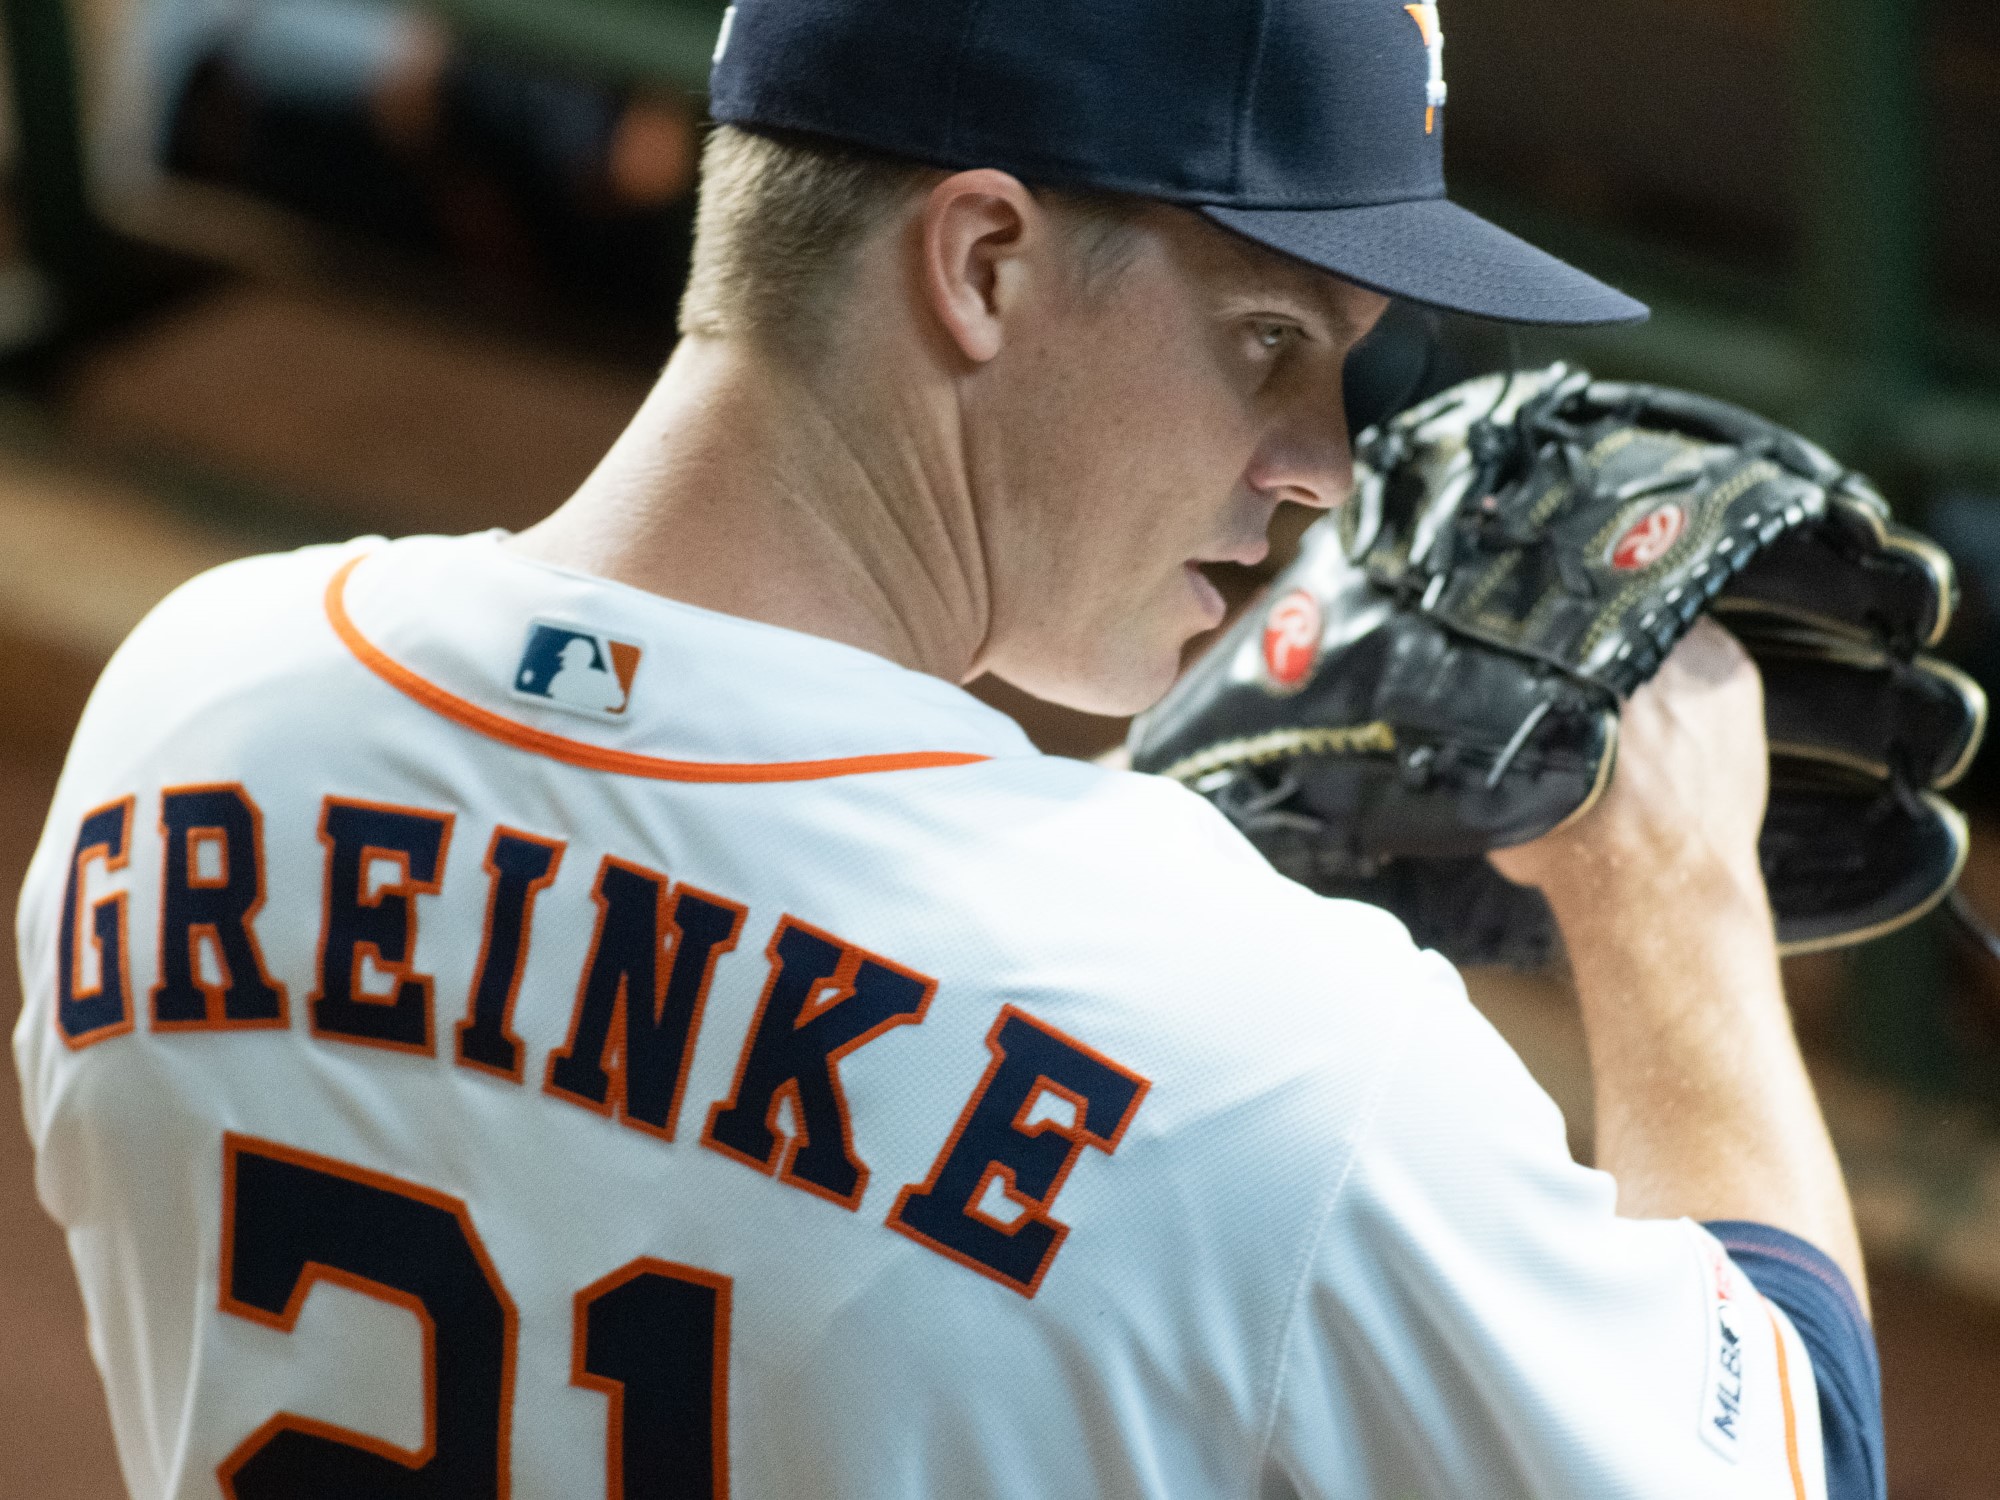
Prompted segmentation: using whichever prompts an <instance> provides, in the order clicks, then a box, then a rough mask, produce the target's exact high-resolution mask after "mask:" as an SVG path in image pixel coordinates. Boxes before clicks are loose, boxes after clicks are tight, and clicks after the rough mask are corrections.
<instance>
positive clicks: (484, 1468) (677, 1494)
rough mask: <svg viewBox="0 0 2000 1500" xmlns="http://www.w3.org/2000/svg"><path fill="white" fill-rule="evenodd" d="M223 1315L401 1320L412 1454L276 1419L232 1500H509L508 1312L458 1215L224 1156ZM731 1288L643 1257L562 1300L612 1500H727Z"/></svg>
mask: <svg viewBox="0 0 2000 1500" xmlns="http://www.w3.org/2000/svg"><path fill="white" fill-rule="evenodd" d="M222 1202H223V1210H222V1307H223V1310H224V1311H226V1312H230V1313H235V1314H237V1315H239V1316H241V1317H245V1318H251V1319H254V1320H255V1321H257V1322H259V1323H263V1324H265V1325H266V1326H268V1327H272V1328H277V1329H281V1330H284V1331H286V1332H289V1331H290V1330H291V1329H292V1327H293V1326H294V1325H295V1324H296V1323H297V1321H298V1317H299V1313H300V1311H301V1309H302V1308H303V1307H304V1306H305V1301H306V1297H307V1295H308V1294H309V1293H310V1292H311V1290H312V1288H313V1286H314V1285H315V1284H316V1283H317V1282H320V1281H329V1282H333V1283H336V1284H338V1285H342V1286H345V1287H348V1288H349V1289H351V1290H353V1291H357V1292H360V1293H362V1294H363V1295H364V1296H369V1297H375V1298H379V1299H381V1300H383V1301H388V1302H393V1303H396V1304H398V1305H399V1306H403V1307H407V1308H408V1309H409V1310H410V1311H411V1312H412V1313H413V1314H415V1316H416V1319H417V1323H418V1326H419V1327H420V1328H421V1329H422V1330H423V1337H424V1385H425V1412H424V1446H423V1447H422V1448H421V1449H419V1450H417V1451H415V1452H411V1451H409V1450H406V1449H401V1448H397V1447H394V1446H393V1445H391V1444H388V1443H384V1442H381V1441H379V1440H377V1439H374V1438H369V1437H366V1436H363V1435H362V1434H359V1433H354V1432H349V1431H346V1430H344V1429H341V1428H337V1427H333V1426H330V1425H328V1424H326V1423H323V1422H315V1421H312V1420H309V1419H307V1418H305V1417H298V1416H291V1415H286V1414H280V1415H278V1416H275V1417H273V1418H271V1420H270V1421H268V1422H266V1423H265V1424H264V1425H263V1426H262V1427H260V1428H259V1429H258V1430H257V1431H256V1432H254V1433H252V1434H251V1435H250V1436H249V1437H248V1438H247V1439H245V1440H244V1441H243V1443H241V1444H240V1445H239V1446H238V1447H237V1449H236V1451H235V1452H233V1453H232V1454H230V1456H229V1457H228V1458H227V1459H226V1460H224V1462H223V1463H222V1465H221V1468H220V1470H219V1475H220V1478H221V1480H222V1487H223V1490H224V1492H225V1493H226V1494H228V1495H230V1496H231V1497H232V1500H351V1497H353V1496H356V1495H379V1496H384V1497H390V1496H393V1497H398V1500H401V1497H408V1500H446V1497H450V1500H459V1497H474V1496H476V1497H481V1500H485V1497H494V1496H502V1495H505V1494H507V1493H508V1488H509V1486H508V1473H507V1470H508V1454H509V1451H510V1448H511V1433H510V1431H509V1428H510V1425H511V1418H512V1413H513V1407H514V1341H515V1310H514V1303H513V1300H512V1298H510V1297H509V1296H508V1294H507V1289H506V1287H505V1286H503V1285H502V1284H501V1281H500V1278H499V1276H498V1275H497V1274H495V1272H494V1269H493V1264H492V1262H491V1261H490V1260H489V1259H488V1258H487V1255H486V1250H485V1247H484V1246H483V1245H481V1244H480V1241H479V1236H478V1234H477V1232H476V1231H475V1230H474V1229H473V1227H472V1222H471V1219H470V1217H469V1216H468V1215H467V1213H466V1211H465V1206H464V1204H462V1203H460V1202H458V1201H457V1200H455V1199H452V1198H449V1197H447V1196H445V1195H444V1194H442V1193H435V1192H432V1191H430V1190H429V1189H427V1188H422V1187H418V1186H415V1185H414V1184H411V1183H407V1182H400V1181H398V1180H396V1179H395V1178H392V1177H385V1176H382V1175H381V1174H379V1173H375V1172H367V1171H363V1170H362V1169H360V1168H358V1167H353V1166H348V1165H346V1164H344V1163H341V1162H335V1161H330V1160H328V1159H326V1158H324V1157H318V1156H311V1155H308V1154H307V1153H304V1152H300V1151H294V1150H291V1149H290V1148H288V1147H283V1146H277V1145H273V1144H271V1143H269V1142H266V1141H255V1140H250V1139H247V1138H244V1137H240V1136H230V1137H228V1138H227V1139H226V1141H225V1142H224V1151H223V1199H222ZM729 1303H730V1281H729V1278H728V1277H726V1276H718V1275H716V1274H715V1273H713V1272H710V1271H702V1270H697V1269H695V1268H693V1267H691V1266H680V1265H674V1264H671V1263H670V1262H667V1261H662V1260H654V1259H651V1258H642V1259H639V1260H635V1261H633V1262H632V1263H631V1264H630V1265H627V1266H624V1267H622V1268H620V1269H619V1270H617V1271H614V1272H612V1273H611V1274H610V1275H609V1276H606V1277H605V1278H603V1279H602V1280H601V1281H598V1282H596V1283H594V1284H593V1285H591V1286H588V1287H585V1288H584V1289H583V1290H582V1291H580V1292H578V1293H577V1294H576V1313H575V1334H574V1339H575V1343H574V1349H573V1354H572V1379H573V1381H574V1383H575V1384H577V1385H580V1386H584V1387H587V1388H589V1389H592V1390H597V1391H601V1392H603V1393H604V1395H605V1397H606V1399H607V1400H608V1402H609V1403H610V1411H609V1414H608V1423H607V1425H608V1429H609V1440H608V1442H607V1444H606V1452H605V1464H606V1470H607V1474H606V1478H607V1483H606V1494H607V1496H609V1497H610V1500H727V1496H728V1494H729V1441H728V1439H729V1413H728V1401H729Z"/></svg>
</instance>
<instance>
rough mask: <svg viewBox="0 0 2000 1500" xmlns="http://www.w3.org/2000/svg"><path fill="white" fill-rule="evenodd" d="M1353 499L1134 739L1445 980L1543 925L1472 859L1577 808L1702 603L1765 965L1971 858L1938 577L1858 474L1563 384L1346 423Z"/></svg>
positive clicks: (1887, 910) (1767, 436) (1734, 424)
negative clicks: (1773, 921)
mask: <svg viewBox="0 0 2000 1500" xmlns="http://www.w3.org/2000/svg"><path fill="white" fill-rule="evenodd" d="M1357 453H1358V457H1359V459H1360V470H1359V483H1358V488H1357V492H1356V495H1355V498H1354V499H1353V500H1352V501H1351V502H1350V503H1349V505H1348V506H1346V507H1345V508H1344V509H1343V510H1342V511H1340V512H1339V513H1338V514H1336V515H1334V516H1330V517H1328V518H1327V519H1326V520H1324V521H1321V522H1320V523H1319V524H1317V525H1316V526H1314V527H1313V528H1312V530H1311V531H1310V532H1308V533H1307V535H1306V539H1305V544H1304V547H1303V549H1302V551H1301V554H1300V556H1299V558H1298V560H1297V562H1296V563H1295V564H1294V565H1293V566H1292V567H1291V568H1290V569H1289V570H1288V571H1287V572H1286V573H1285V574H1284V576H1282V577H1281V578H1280V579H1279V580H1278V581H1277V583H1276V584H1274V585H1273V587H1272V589H1271V591H1270V593H1269V595H1268V596H1267V597H1266V599H1265V600H1264V602H1263V603H1262V604H1261V605H1260V606H1259V607H1258V608H1256V609H1254V610H1253V611H1252V612H1251V613H1250V614H1249V615H1248V616H1246V617H1245V618H1244V619H1243V620H1242V621H1241V622H1240V623H1239V624H1238V625H1237V626H1236V627H1235V628H1234V629H1233V630H1232V631H1230V633H1229V634H1228V635H1227V636H1225V637H1224V638H1223V639H1222V641H1221V642H1220V643H1219V644H1218V645H1216V646H1215V647H1214V648H1213V649H1212V650H1210V651H1209V652H1208V654H1207V655H1206V656H1205V657H1203V659H1202V660H1201V661H1200V662H1199V663H1198V664H1197V665H1196V666H1195V668H1194V669H1193V670H1192V671H1191V672H1190V673H1189V674H1188V675H1187V677H1186V678H1185V679H1183V681H1182V682H1181V683H1180V685H1179V686H1178V687H1176V688H1175V690H1174V692H1173V693H1172V695H1171V696H1169V697H1168V698H1167V700H1166V701H1165V702H1164V703H1162V704H1161V705H1160V706H1159V707H1158V708H1157V709H1155V710H1154V711H1153V712H1151V713H1150V714H1147V715H1146V716H1145V717H1144V718H1142V719H1141V720H1140V721H1139V723H1138V724H1137V725H1136V726H1135V728H1134V730H1133V733H1132V739H1131V751H1132V758H1133V763H1134V765H1135V766H1136V767H1137V768H1138V769H1139V770H1142V771H1154V772H1159V773H1161V774H1163V775H1167V776H1171V777H1173V778H1175V779H1176V780H1179V781H1183V782H1185V783H1187V784H1188V785H1190V786H1192V787H1193V788H1194V789H1195V790H1197V791H1199V792H1200V793H1202V794H1203V795H1204V796H1206V797H1208V798H1210V799H1211V800H1213V801H1214V802H1215V803H1216V804H1217V806H1219V807H1220V808H1221V809H1222V810H1223V811H1224V812H1225V813H1227V814H1228V815H1229V816H1230V817H1231V818H1232V819H1233V820H1234V821H1235V822H1236V823H1237V824H1238V825H1239V826H1240V827H1241V828H1242V829H1243V830H1244V831H1245V832H1246V833H1247V834H1248V835H1249V837H1250V838H1251V839H1252V840H1253V841H1254V842H1255V843H1256V844H1257V846H1258V847H1259V848H1260V849H1262V850H1263V851H1264V853H1265V854H1266V856H1267V857H1268V858H1270V859H1271V861H1272V862H1273V863H1274V864H1275V865H1277V866H1278V868H1279V869H1281V870H1283V871H1285V872H1286V873H1287V874H1289V875H1291V876H1292V877H1293V878H1295V879H1298V880H1300V881H1303V882H1304V883H1305V884H1307V885H1310V886H1312V887H1314V888H1315V889H1317V890H1320V891H1323V892H1325V893H1327V894H1329V895H1342V896H1352V897H1355V898H1358V899H1361V900H1365V901H1371V902H1373V903H1375V904H1377V905H1380V906H1384V907H1387V908H1388V909H1389V910H1391V911H1393V912H1395V913H1396V914H1397V915H1399V916H1400V917H1402V918H1403V919H1404V921H1405V922H1407V923H1408V924H1409V926H1410V928H1411V931H1412V934H1413V935H1414V936H1415V937H1416V938H1417V940H1418V941H1419V942H1422V943H1424V944H1426V945H1428V946H1432V947H1436V948H1438V949H1440V950H1441V951H1442V952H1444V953H1445V954H1446V955H1448V956H1449V957H1451V958H1452V959H1454V960H1455V961H1456V962H1459V963H1461V964H1481V963H1512V964H1517V965H1524V966H1526V965H1533V964H1537V963H1540V962H1541V961H1542V960H1543V959H1545V958H1546V957H1547V956H1548V954H1549V952H1550V949H1551V945H1552V942H1553V924H1552V922H1551V919H1550V916H1549V912H1548V909H1547V907H1546V905H1545V904H1544V903H1543V902H1542V900H1541V897H1540V896H1539V895H1538V894H1536V893H1535V892H1532V891H1528V890H1524V889H1522V888H1520V887H1516V886H1513V885H1510V884H1509V883H1508V882H1507V881H1505V880H1504V879H1502V878H1501V876H1500V875H1499V874H1498V873H1497V872H1495V871H1494V870H1493V869H1492V867H1491V866H1490V865H1489V864H1488V863H1487V861H1486V860H1485V858H1484V855H1485V853H1486V851H1488V850H1490V849H1497V848H1506V847H1509V846H1511V845H1515V844H1521V843H1525V842H1527V841H1528V840H1530V839H1534V838H1537V837H1540V836H1541V835H1542V834H1545V833H1548V832H1550V831H1551V830H1553V829H1555V828H1557V827H1558V826H1560V825H1561V824H1563V823H1564V822H1565V821H1567V820H1569V819H1572V818H1576V817H1578V816H1580V815H1581V814H1582V813H1583V812H1585V811H1586V810H1587V809H1588V808H1589V807H1590V806H1591V805H1592V804H1593V803H1594V802H1595V801H1596V799H1597V797H1598V796H1599V795H1600V794H1601V793H1602V792H1603V789H1604V788H1605V786H1606V785H1607V784H1608V783H1609V780H1610V777H1611V771H1612V765H1613V762H1614V760H1615V757H1616V753H1617V745H1618V712H1619V707H1620V705H1621V704H1622V702H1623V701H1624V699H1625V698H1626V697H1627V696H1628V695H1629V694H1630V693H1632V692H1633V690H1634V689H1636V688H1638V687H1639V686H1640V685H1642V684H1643V683H1645V682H1646V681H1647V679H1649V678H1650V677H1651V676H1652V674H1653V673H1654V672H1655V671H1656V670H1657V669H1658V668H1659V665H1660V663H1661V661H1662V660H1664V659H1665V657H1666V654H1667V653H1668V652H1669V651H1670V650H1672V648H1673V646H1674V644H1675V643H1676V642H1677V641H1679V640H1680V638H1681V637H1682V636H1683V635H1684V634H1686V632H1687V631H1688V629H1689V628H1690V627H1691V626H1692V625H1693V623H1694V622H1695V620H1696V619H1697V618H1698V617H1699V616H1700V615H1701V614H1702V612H1703V611H1709V612H1712V613H1713V614H1714V615H1716V616H1717V617H1718V618H1720V619H1721V620H1722V621H1723V622H1724V623H1726V624H1727V625H1728V627H1729V628H1730V629H1731V630H1732V631H1733V632H1734V633H1735V634H1736V635H1737V637H1738V638H1739V639H1740V640H1741V641H1742V642H1743V644H1744V646H1745V647H1746V648H1747V649H1748V650H1749V652H1750V654H1751V655H1752V656H1753V657H1754V658H1755V659H1756V661H1757V664H1758V667H1759V668H1760V670H1761V671H1762V674H1763V678H1764V692H1765V700H1766V705H1767V725H1766V727H1767V730H1768V735H1769V740H1770V746H1771V798H1770V807H1769V812H1768V814H1767V816H1766V818H1765V823H1764V831H1763V840H1762V855H1763V864H1764V873H1765V877H1766V880H1767V883H1768V884H1769V887H1770V892H1771V901H1772V906H1773V908H1774V910H1775V912H1776V916H1777V923H1778V935H1779V939H1780V942H1781V943H1782V945H1783V946H1784V948H1785V949H1786V951H1788V952H1802V951H1809V950H1812V949H1816V948H1828V947H1835V946H1839V945H1841V944H1845V943H1853V942H1859V941H1862V940H1864V939H1866V938H1869V937H1872V936H1874V935H1876V934H1878V933H1882V932H1887V931H1889V930H1891V929H1893V928H1895V927H1897V926H1900V925H1901V924H1903V923H1905V922H1908V921H1911V920H1913V919H1915V918H1916V917H1918V916H1920V915H1921V914H1923V913H1924V912H1926V911H1928V910H1929V909H1930V908H1931V907H1932V906H1934V905H1935V904H1936V903H1937V902H1938V901H1940V900H1941V899H1942V898H1943V897H1944V896H1945V895H1946V894H1947V893H1948V892H1949V891H1950V890H1951V889H1952V887H1953V886H1954V884H1955V883H1956V881H1957V879H1958V874H1959V871H1960V869H1961V868H1962V866H1963V865H1964V862H1965V855H1966V848H1967V835H1966V827H1965V820H1964V819H1963V818H1962V817H1961V816H1960V815H1959V813H1958V812H1957V811H1956V810H1955V809H1954V808H1952V807H1951V806H1950V804H1948V803H1947V802H1945V801H1944V800H1943V799H1942V798H1941V797H1939V796H1938V795H1937V792H1938V791H1939V790H1940V789H1942V788H1944V787H1947V786H1949V785H1950V784H1951V783H1952V782H1953V781H1955V780H1956V779H1957V778H1958V777H1959V776H1960V775H1961V774H1962V773H1963V772H1964V770H1965V768H1966V766H1967V765H1968V764H1969V763H1970V762H1971V759H1972V757H1973V754H1974V753H1975V751H1976V750H1977V749H1978V746H1979V741H1980V737H1981V735H1982V734H1983V732H1984V729H1985V721H1986V700H1985V695H1984V694H1983V693H1982V692H1981V691H1980V689H1979V687H1978V685H1977V684H1976V683H1974V682H1973V681H1972V680H1971V679H1970V678H1968V677H1966V676H1965V675H1964V674H1963V673H1962V672H1959V671H1958V670H1956V669H1955V668H1953V667H1950V666H1948V665H1946V664H1945V663H1943V662H1940V661H1936V660H1934V659H1932V658H1930V657H1928V656H1925V655H1923V654H1922V653H1923V652H1924V651H1925V650H1926V649H1927V648H1929V647H1931V646H1934V645H1935V644H1936V643H1937V641H1938V639H1939V638H1940V637H1941V636H1942V635H1943V633H1944V630H1945V626H1946V624H1947V623H1948V622H1949V619H1950V615H1951V610H1952V607H1953V604H1954V602H1955V585H1954V580H1953V573H1952V567H1951V563H1950V560H1949V559H1948V558H1947V557H1946V556H1945V554H1944V553H1943V552H1942V551H1941V550H1940V549H1939V548H1938V547H1937V546H1936V545H1935V544H1934V543H1932V542H1930V541H1929V540H1928V539H1927V538H1925V537H1923V536H1920V535H1918V534H1917V533H1915V532H1913V531H1910V530H1908V529H1907V528H1905V527H1901V526H1898V525H1896V524H1895V523H1894V522H1893V521H1891V520H1890V519H1889V511H1888V507H1887V506H1886V505H1885V504H1884V503H1883V501H1882V499H1881V497H1880V496H1879V495H1877V494H1876V493H1875V491H1874V489H1873V488H1872V487H1871V486H1870V485H1869V483H1868V482H1867V481H1866V480H1864V479H1862V478H1861V477H1860V476H1859V475H1856V474H1853V473H1850V472H1848V471H1847V470H1844V469H1843V468H1841V466H1840V465H1838V464H1836V463H1835V462H1834V461H1833V460H1832V459H1831V458H1829V457H1828V456H1827V455H1826V454H1825V453H1823V452H1822V451H1820V450H1819V449H1818V448H1816V447H1814V446H1813V445H1812V444H1811V443H1808V442H1807V441H1805V440H1804V439H1803V438H1800V437H1798V436H1797V435H1796V434H1793V433H1790V432H1787V431H1785V430H1784V429H1782V428H1780V427H1777V426H1774V425H1773V424H1771V423H1769V422H1766V421H1764V420H1763V419H1761V418H1759V417H1756V416H1753V415H1752V414H1750V413H1749V412H1746V411H1743V410H1741V409H1739V408H1737V407H1733V406H1729V405H1726V404H1725V403H1722V402H1719V401H1713V400H1709V399H1707V398H1705V397H1701V396H1695V395H1690V394H1688V393H1686V392H1682V391H1674V390H1666V389H1662V388H1660V387H1656V386H1646V385H1632V384H1619V383H1615V382H1609V381H1599V380H1592V379H1591V378H1590V376H1589V375H1588V374H1586V373H1584V372H1582V371H1579V370H1573V369H1569V368H1567V367H1564V366H1561V365H1557V366H1553V367H1551V368H1550V369H1547V370H1542V371H1538V372H1533V373H1525V372H1524V373H1518V374H1515V375H1512V376H1500V375H1495V376H1489V377H1486V378H1483V379H1480V380H1475V381H1471V382H1469V383H1467V384H1465V385H1462V386H1459V387H1457V388H1456V389H1454V390H1450V391H1447V392H1445V393H1444V394H1443V395H1440V396H1437V397H1435V398H1434V399H1432V400H1430V401H1427V402H1425V403H1424V404H1422V405H1421V406H1418V407H1415V408H1413V409H1412V410H1410V411H1408V412H1405V413H1403V414H1402V415H1401V416H1399V417H1396V418H1395V419H1393V420H1392V421H1389V422H1387V423H1385V424H1383V425H1382V426H1380V427H1377V428H1373V429H1371V430H1370V431H1368V432H1367V433H1365V434H1363V435H1362V437H1361V439H1360V440H1359V442H1358V443H1357Z"/></svg>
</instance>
